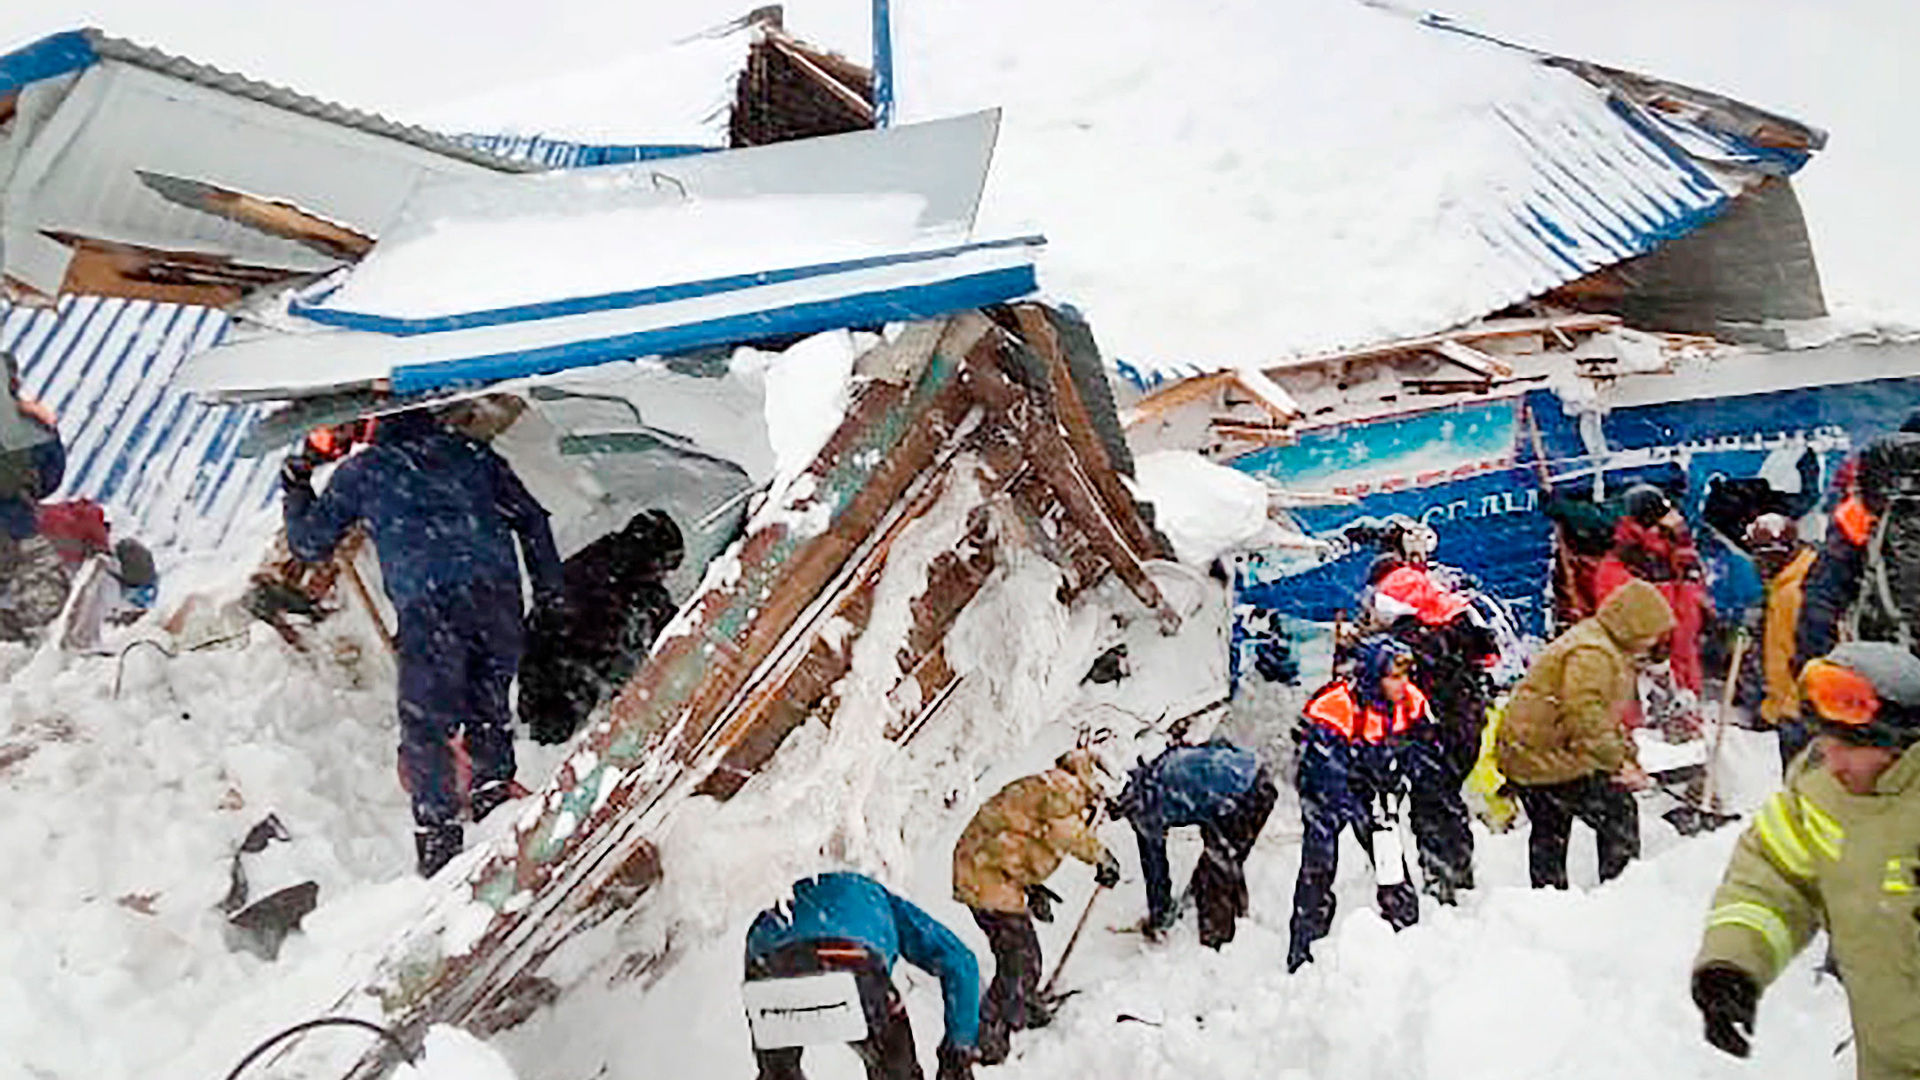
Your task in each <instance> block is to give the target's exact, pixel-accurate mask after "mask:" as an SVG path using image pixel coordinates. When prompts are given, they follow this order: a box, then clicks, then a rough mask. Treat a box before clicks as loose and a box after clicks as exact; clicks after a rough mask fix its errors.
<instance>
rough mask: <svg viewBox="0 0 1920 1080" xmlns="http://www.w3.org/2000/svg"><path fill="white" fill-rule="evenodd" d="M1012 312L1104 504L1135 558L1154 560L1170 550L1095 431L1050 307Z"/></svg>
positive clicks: (1070, 440) (1018, 307) (1018, 308)
mask: <svg viewBox="0 0 1920 1080" xmlns="http://www.w3.org/2000/svg"><path fill="white" fill-rule="evenodd" d="M1013 314H1014V318H1015V319H1016V320H1018V323H1019V326H1020V336H1021V338H1022V339H1024V341H1025V342H1026V345H1027V347H1028V348H1030V349H1032V350H1033V351H1034V352H1035V353H1036V354H1038V356H1039V357H1040V359H1041V361H1042V362H1043V363H1045V364H1046V367H1047V379H1048V385H1049V387H1050V388H1051V389H1052V391H1053V401H1054V408H1055V409H1056V410H1057V411H1058V413H1059V418H1060V427H1061V429H1062V430H1063V431H1064V432H1065V433H1066V436H1067V443H1068V444H1069V445H1070V446H1072V447H1073V451H1074V453H1075V454H1077V455H1079V457H1080V460H1081V461H1083V462H1085V463H1086V471H1087V473H1088V475H1090V476H1091V477H1092V478H1093V480H1094V487H1095V488H1096V489H1097V490H1098V491H1099V493H1100V500H1101V502H1103V503H1105V504H1106V507H1107V513H1108V514H1109V515H1110V516H1111V517H1113V518H1114V520H1115V521H1117V522H1118V523H1119V525H1120V529H1121V532H1122V534H1123V535H1124V536H1125V537H1126V539H1127V543H1128V545H1129V546H1131V547H1132V548H1133V553H1134V557H1135V558H1140V559H1151V558H1158V557H1160V556H1163V555H1166V554H1167V552H1165V551H1163V550H1161V545H1160V542H1159V540H1157V539H1156V538H1155V537H1154V535H1153V532H1152V530H1150V529H1148V528H1147V523H1146V521H1145V520H1144V519H1142V518H1141V517H1140V507H1139V504H1138V503H1137V502H1135V501H1134V498H1133V495H1132V493H1130V492H1129V491H1127V488H1126V485H1125V484H1122V483H1121V482H1120V472H1119V467H1118V465H1117V463H1115V462H1114V460H1113V458H1112V456H1111V455H1109V454H1108V453H1107V448H1106V446H1105V445H1103V444H1102V443H1101V441H1100V437H1099V435H1098V433H1097V432H1095V431H1094V427H1093V419H1092V417H1091V416H1090V415H1089V413H1088V412H1087V403H1086V402H1085V401H1083V400H1081V397H1080V390H1079V388H1078V387H1076V386H1075V385H1074V382H1073V372H1072V371H1071V370H1069V369H1068V360H1067V355H1066V350H1065V349H1064V348H1062V347H1061V344H1060V335H1059V333H1058V332H1057V331H1056V330H1055V329H1054V326H1053V321H1052V319H1051V318H1049V316H1048V314H1047V311H1046V309H1045V308H1042V307H1041V306H1039V305H1038V304H1016V305H1014V307H1013Z"/></svg>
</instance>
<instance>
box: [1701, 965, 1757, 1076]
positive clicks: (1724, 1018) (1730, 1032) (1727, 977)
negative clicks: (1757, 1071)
mask: <svg viewBox="0 0 1920 1080" xmlns="http://www.w3.org/2000/svg"><path fill="white" fill-rule="evenodd" d="M1693 1003H1694V1004H1695V1005H1697V1006H1699V1007H1700V1015H1701V1017H1702V1018H1704V1019H1705V1020H1706V1025H1707V1030H1706V1035H1707V1041H1708V1042H1710V1043H1712V1044H1713V1045H1715V1046H1717V1047H1719V1048H1720V1049H1722V1050H1724V1051H1726V1052H1727V1053H1729V1054H1732V1055H1733V1056H1734V1057H1740V1058H1743V1057H1746V1056H1747V1054H1748V1053H1750V1052H1751V1051H1752V1049H1753V1047H1752V1042H1751V1040H1752V1037H1753V1018H1754V1012H1755V1010H1756V1009H1757V1008H1758V1007H1759V1004H1760V987H1759V986H1758V985H1757V984H1755V982H1754V981H1753V978H1752V976H1750V975H1748V974H1747V973H1746V972H1744V971H1741V970H1740V969H1738V968H1733V967H1728V966H1726V965H1715V966H1713V967H1706V968H1701V969H1700V970H1699V971H1696V972H1694V973H1693Z"/></svg>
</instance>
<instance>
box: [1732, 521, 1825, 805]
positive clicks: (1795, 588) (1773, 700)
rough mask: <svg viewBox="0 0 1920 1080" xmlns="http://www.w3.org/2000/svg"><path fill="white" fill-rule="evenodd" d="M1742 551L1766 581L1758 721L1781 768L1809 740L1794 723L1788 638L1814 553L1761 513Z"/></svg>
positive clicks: (1796, 712)
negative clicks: (1774, 737) (1775, 737)
mask: <svg viewBox="0 0 1920 1080" xmlns="http://www.w3.org/2000/svg"><path fill="white" fill-rule="evenodd" d="M1747 550H1748V551H1749V552H1751V553H1752V555H1753V565H1754V568H1755V569H1757V570H1759V571H1760V574H1761V576H1762V577H1764V578H1765V579H1766V589H1767V606H1766V612H1765V616H1764V619H1763V620H1762V631H1761V635H1760V670H1761V672H1762V674H1763V675H1764V677H1765V685H1766V696H1765V698H1764V699H1763V700H1762V701H1761V702H1760V718H1761V719H1762V720H1764V721H1766V722H1767V723H1768V724H1771V725H1772V726H1773V728H1774V730H1775V731H1776V732H1777V733H1778V734H1779V736H1780V764H1781V767H1782V768H1785V767H1786V766H1787V765H1788V764H1790V763H1791V762H1792V761H1793V759H1794V758H1795V757H1797V756H1799V753H1800V751H1802V750H1805V749H1806V748H1807V743H1808V741H1809V740H1811V739H1812V738H1813V734H1812V730H1811V729H1810V728H1809V727H1808V726H1807V724H1806V723H1805V722H1803V721H1802V720H1801V719H1800V687H1799V684H1798V681H1797V679H1796V676H1797V675H1798V674H1799V673H1798V672H1796V671H1795V670H1794V667H1793V652H1794V638H1795V635H1796V633H1797V632H1798V630H1799V627H1800V608H1801V605H1802V603H1803V602H1804V601H1805V599H1806V589H1807V571H1808V570H1810V569H1812V568H1813V561H1814V558H1815V556H1816V555H1817V554H1818V553H1817V552H1816V551H1815V550H1814V548H1813V546H1812V545H1810V544H1804V543H1801V541H1800V527H1799V526H1798V525H1796V524H1794V521H1793V519H1792V518H1790V517H1788V516H1786V515H1785V514H1761V515H1760V516H1759V517H1757V518H1754V519H1753V523H1752V524H1750V525H1748V526H1747Z"/></svg>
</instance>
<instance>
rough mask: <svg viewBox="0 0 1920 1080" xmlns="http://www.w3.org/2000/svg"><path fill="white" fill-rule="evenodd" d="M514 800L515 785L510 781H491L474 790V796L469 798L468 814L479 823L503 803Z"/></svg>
mask: <svg viewBox="0 0 1920 1080" xmlns="http://www.w3.org/2000/svg"><path fill="white" fill-rule="evenodd" d="M512 798H513V784H512V783H511V782H510V781H506V780H490V781H488V782H486V783H484V784H481V785H480V786H479V787H477V788H474V789H473V794H472V795H469V796H468V797H467V812H468V813H469V814H471V815H472V817H473V820H474V821H475V822H476V823H477V822H480V821H483V820H485V819H486V816H487V815H488V814H491V813H493V812H494V811H495V810H497V809H499V807H500V804H501V803H504V802H507V801H508V800H510V799H512Z"/></svg>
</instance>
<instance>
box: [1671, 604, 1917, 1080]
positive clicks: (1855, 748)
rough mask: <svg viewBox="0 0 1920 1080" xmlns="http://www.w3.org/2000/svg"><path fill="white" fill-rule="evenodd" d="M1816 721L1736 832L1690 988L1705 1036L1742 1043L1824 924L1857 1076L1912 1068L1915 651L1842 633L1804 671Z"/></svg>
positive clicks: (1876, 1077)
mask: <svg viewBox="0 0 1920 1080" xmlns="http://www.w3.org/2000/svg"><path fill="white" fill-rule="evenodd" d="M1801 687H1802V690H1803V691H1804V694H1805V698H1806V704H1807V706H1808V711H1810V712H1811V713H1812V714H1813V716H1814V722H1815V724H1816V726H1817V728H1818V730H1819V735H1818V737H1817V738H1816V739H1815V742H1814V748H1813V750H1812V751H1811V752H1810V753H1808V754H1805V755H1802V756H1801V757H1800V758H1799V759H1797V760H1796V761H1795V763H1794V765H1793V767H1792V769H1791V770H1790V771H1789V772H1788V774H1787V782H1786V789H1785V790H1784V791H1781V792H1780V793H1778V794H1776V795H1774V796H1773V797H1772V799H1770V800H1769V801H1768V802H1767V804H1766V805H1765V806H1764V807H1763V808H1762V809H1761V811H1760V813H1759V814H1758V816H1756V817H1755V819H1754V822H1753V824H1752V825H1751V826H1749V827H1748V829H1747V831H1746V833H1745V835H1743V836H1742V837H1741V838H1740V843H1739V846H1738V847H1736V848H1735V849H1734V853H1733V858H1732V860H1731V862H1729V864H1728V866H1727V872H1726V876H1725V877H1724V878H1723V879H1722V880H1721V883H1720V889H1719V891H1718V892H1716V893H1715V894H1714V897H1713V908H1712V910H1711V912H1710V913H1709V914H1708V916H1707V929H1706V936H1705V940H1704V941H1703V943H1702V945H1701V948H1700V955H1699V958H1698V959H1697V960H1696V961H1695V963H1694V970H1693V999H1694V1002H1695V1004H1696V1005H1698V1006H1699V1008H1700V1011H1701V1014H1702V1015H1703V1017H1704V1019H1705V1022H1706V1037H1707V1040H1708V1041H1709V1042H1711V1043H1713V1045H1715V1046H1717V1047H1719V1048H1720V1049H1722V1050H1725V1051H1726V1052H1728V1053H1730V1054H1733V1055H1736V1056H1738V1057H1745V1056H1747V1053H1748V1051H1749V1049H1750V1038H1751V1036H1752V1033H1753V1023H1754V1016H1755V1012H1756V1010H1757V1008H1758V1005H1759V999H1760V994H1761V991H1762V990H1764V989H1765V988H1766V986H1767V985H1768V984H1769V983H1771V982H1772V981H1773V980H1774V979H1775V978H1777V977H1778V976H1779V975H1780V973H1781V971H1782V970H1783V969H1784V968H1785V967H1786V966H1787V963H1788V961H1790V960H1792V959H1793V957H1794V956H1795V955H1796V954H1797V953H1799V952H1800V950H1801V949H1803V948H1805V947H1806V945H1807V942H1808V940H1809V939H1811V938H1812V937H1813V934H1814V931H1816V930H1820V929H1825V930H1826V932H1827V935H1828V938H1829V940H1830V941H1831V945H1832V955H1833V960H1834V962H1835V963H1836V964H1837V965H1838V967H1839V970H1840V981H1841V984H1842V985H1844V986H1845V987H1846V990H1847V1001H1848V1005H1849V1007H1850V1009H1851V1011H1852V1014H1853V1032H1854V1053H1855V1061H1856V1070H1857V1073H1858V1075H1859V1077H1860V1078H1861V1080H1895V1078H1908V1080H1911V1078H1913V1077H1920V985H1916V982H1915V980H1916V977H1917V976H1916V973H1920V749H1916V744H1920V659H1915V658H1914V656H1913V655H1912V654H1911V653H1908V652H1907V651H1906V650H1904V649H1902V648H1900V647H1899V646H1897V645H1891V644H1887V643H1884V642H1849V643H1847V644H1845V645H1842V646H1840V647H1839V648H1837V649H1835V650H1833V652H1831V653H1830V654H1828V655H1827V656H1825V657H1822V658H1819V659H1816V660H1813V661H1811V662H1810V663H1808V664H1807V667H1806V669H1805V671H1803V672H1802V674H1801Z"/></svg>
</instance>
